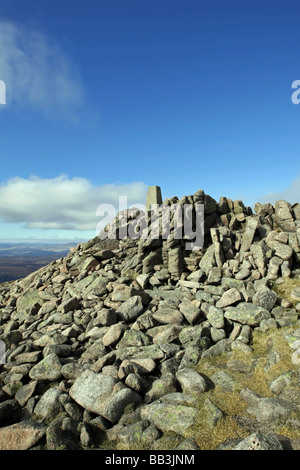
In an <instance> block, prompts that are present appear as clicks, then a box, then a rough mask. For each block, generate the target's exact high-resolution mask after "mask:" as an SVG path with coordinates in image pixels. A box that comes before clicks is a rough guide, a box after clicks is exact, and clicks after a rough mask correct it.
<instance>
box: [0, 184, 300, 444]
mask: <svg viewBox="0 0 300 470" xmlns="http://www.w3.org/2000/svg"><path fill="white" fill-rule="evenodd" d="M174 203H176V204H177V203H178V204H180V205H182V206H183V205H184V204H192V205H195V204H197V203H201V204H204V208H205V226H204V232H205V244H204V247H203V249H201V250H197V251H187V250H186V249H185V246H186V245H185V243H186V240H177V239H176V238H175V237H174V233H173V232H172V221H171V235H170V237H169V238H168V239H167V240H164V239H162V238H161V237H160V238H143V239H142V238H140V239H136V240H133V239H130V238H127V239H122V240H113V239H109V238H108V233H109V232H108V230H109V227H106V229H105V230H104V231H103V232H102V233H101V234H100V235H99V237H96V238H94V239H92V240H90V241H89V242H87V243H85V244H81V245H78V246H77V247H76V248H74V249H72V250H71V251H70V253H69V254H68V255H67V256H66V257H64V258H61V259H59V260H56V261H53V262H52V263H50V265H48V266H46V267H44V268H42V269H40V270H39V271H37V272H35V273H32V274H31V275H29V276H28V277H26V278H25V279H20V280H18V281H15V282H12V283H6V284H3V285H0V339H1V340H2V341H4V342H5V345H6V362H5V364H3V365H2V366H1V365H0V384H1V391H0V449H7V448H9V449H32V448H33V449H47V450H48V449H49V450H50V449H92V448H101V447H102V448H106V447H105V446H110V445H117V446H118V445H120V444H121V447H122V446H123V448H124V447H125V448H129V449H130V448H133V446H135V445H137V443H138V444H139V445H140V446H141V447H144V448H146V449H159V448H164V447H162V446H168V447H167V448H173V449H199V448H200V449H201V442H200V441H201V440H200V441H199V438H198V437H197V435H196V434H195V435H191V430H192V429H193V426H195V424H196V423H197V420H198V419H199V417H201V414H202V413H205V414H206V416H208V418H209V419H208V420H207V422H208V423H209V426H211V429H214V428H215V427H217V426H218V425H219V424H220V422H221V421H222V420H225V419H226V412H225V411H224V410H222V409H221V408H222V407H219V406H217V405H216V403H214V402H213V400H212V399H211V398H209V396H210V395H208V394H209V390H211V389H213V388H216V387H221V388H223V391H225V392H227V393H228V394H230V393H231V392H232V390H233V389H234V387H235V384H234V380H233V379H232V376H231V375H230V371H234V370H235V369H234V368H238V367H239V368H240V371H239V372H240V373H241V374H242V375H243V374H244V375H245V374H250V375H251V373H253V370H252V371H250V372H249V371H248V370H247V368H245V364H244V365H243V364H237V361H234V360H232V357H233V355H234V353H235V352H236V351H238V352H241V354H246V355H247V354H248V355H249V354H250V355H251V354H252V352H253V349H252V336H253V333H254V332H255V331H257V330H258V331H260V332H262V333H268V332H272V331H274V332H275V331H281V330H282V335H284V339H285V341H286V342H287V344H288V345H289V347H290V350H291V355H292V353H293V352H294V351H295V347H294V344H295V342H296V341H299V340H300V324H299V319H298V317H299V311H300V305H299V303H297V302H300V293H299V287H295V288H294V289H293V292H292V298H293V299H294V300H295V302H294V304H293V303H291V302H290V301H289V300H286V299H284V298H280V296H279V295H278V294H277V293H276V292H275V291H274V289H272V286H273V285H274V284H275V285H278V286H279V287H280V283H281V282H283V281H285V280H286V279H294V278H297V276H299V271H297V269H298V268H299V262H300V205H299V204H294V205H293V206H292V205H291V204H289V203H287V202H286V201H278V202H276V204H275V205H274V206H273V205H271V204H259V203H257V204H256V206H255V213H252V210H251V208H249V207H245V206H244V204H243V203H242V201H231V200H230V199H228V198H220V200H219V202H216V201H215V200H214V199H213V198H211V197H210V196H208V195H206V194H205V193H204V191H203V190H199V191H197V192H196V193H195V194H194V195H193V196H186V197H183V198H181V199H180V200H178V198H170V199H168V200H166V201H164V205H165V206H171V205H172V204H174ZM121 215H122V214H119V215H118V218H120V217H121ZM127 216H128V223H130V221H131V220H132V219H131V215H130V211H128V214H127ZM149 229H150V227H149ZM299 284H300V283H299ZM286 328H290V329H291V332H290V331H289V330H286ZM287 331H288V332H287ZM222 355H223V356H224V355H225V356H226V357H227V358H228V361H227V362H228V364H231V369H230V368H229V369H228V370H227V369H226V371H222V370H217V372H216V369H212V371H213V373H211V375H210V376H207V375H205V374H203V373H200V372H198V371H197V365H198V364H199V362H200V361H202V362H203V361H206V362H207V363H208V364H209V362H210V361H211V360H212V359H213V358H215V357H216V356H218V357H219V356H220V357H221V356H222ZM278 356H279V357H278ZM281 359H282V358H280V355H279V354H278V352H277V351H275V350H274V349H272V347H270V354H269V362H270V361H271V362H272V361H273V364H274V363H276V361H277V362H280V360H281ZM243 367H244V370H243ZM289 372H290V374H289V375H285V376H284V377H282V376H278V378H277V382H276V381H275V383H274V381H272V383H270V384H269V385H270V395H271V396H269V395H268V396H260V395H259V394H257V393H256V392H255V391H254V390H251V389H249V388H244V389H242V390H241V391H240V397H241V400H243V401H244V402H245V403H246V404H247V405H248V408H247V410H246V411H245V414H243V416H240V417H239V421H240V422H244V423H245V422H246V423H249V420H250V421H251V420H252V421H251V425H248V427H247V426H246V429H247V430H248V431H249V432H248V437H246V438H245V439H241V438H240V439H236V440H233V441H230V442H229V441H226V442H224V443H223V447H222V446H219V447H218V448H229V447H231V448H234V449H237V450H239V449H247V448H251V449H274V448H276V449H282V448H285V446H287V445H288V446H289V447H291V448H293V445H296V444H293V442H292V441H291V440H290V439H289V438H288V437H286V436H278V434H276V433H275V432H272V430H274V426H275V422H277V421H278V420H280V422H282V423H288V424H289V426H292V427H293V429H294V430H295V432H296V433H297V429H299V428H300V415H299V417H298V414H299V412H300V408H299V406H300V401H299V399H298V398H297V396H298V395H299V393H298V394H297V393H296V392H297V391H298V389H297V386H295V385H294V382H293V380H292V378H293V377H296V378H297V377H298V376H299V368H298V367H297V365H295V366H294V367H293V369H292V370H291V371H289ZM291 377H292V378H291ZM288 391H292V392H295V393H294V395H293V394H290V395H291V396H290V395H289V393H287V392H288ZM199 396H201V397H202V396H203V397H204V403H203V407H202V408H200V409H199V403H198V398H199ZM206 396H207V398H205V397H206ZM250 430H252V431H254V432H250ZM195 432H196V431H195ZM170 434H171V436H169V435H170ZM168 436H169V437H168ZM287 442H288V444H287Z"/></svg>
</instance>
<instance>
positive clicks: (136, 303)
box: [116, 295, 144, 321]
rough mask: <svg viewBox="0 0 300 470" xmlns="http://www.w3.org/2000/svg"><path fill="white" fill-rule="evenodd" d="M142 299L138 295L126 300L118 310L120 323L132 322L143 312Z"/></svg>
mask: <svg viewBox="0 0 300 470" xmlns="http://www.w3.org/2000/svg"><path fill="white" fill-rule="evenodd" d="M143 309H144V307H143V303H142V299H141V297H140V296H138V295H134V296H133V297H130V298H129V299H128V300H126V301H125V302H124V303H123V304H122V305H121V306H120V307H119V308H118V309H117V312H116V313H117V316H118V318H119V319H120V320H121V321H133V320H135V319H136V318H137V317H138V316H139V315H140V314H141V313H142V311H143Z"/></svg>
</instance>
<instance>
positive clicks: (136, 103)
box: [0, 0, 300, 241]
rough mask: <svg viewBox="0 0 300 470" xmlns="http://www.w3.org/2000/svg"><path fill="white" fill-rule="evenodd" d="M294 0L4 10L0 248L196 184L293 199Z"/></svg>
mask: <svg viewBox="0 0 300 470" xmlns="http://www.w3.org/2000/svg"><path fill="white" fill-rule="evenodd" d="M299 13H300V5H299V2H297V1H296V0H287V1H285V2H282V1H278V0H277V1H276V0H275V1H274V0H272V1H271V0H270V1H269V0H260V1H257V0H252V1H249V0H243V1H242V2H241V1H236V0H227V1H226V2H225V1H224V0H222V1H220V0H209V1H206V0H185V1H182V0H180V1H178V0H172V1H171V0H159V1H158V0H151V2H150V1H148V0H144V1H141V0H140V1H137V0H126V1H124V0H110V1H109V2H107V1H102V0H85V2H74V0H60V1H58V0H52V1H51V2H49V1H46V0H28V1H26V2H24V1H21V0H2V1H1V4H0V80H3V81H4V82H5V84H6V104H5V105H3V104H2V105H0V155H1V172H0V240H7V241H11V240H14V239H20V241H21V240H23V239H26V240H27V239H28V240H31V239H32V240H38V239H49V240H53V241H55V240H58V239H81V238H85V239H89V238H91V237H92V236H95V234H96V225H97V223H98V221H99V217H97V216H96V209H97V207H98V206H99V205H101V204H104V203H113V204H114V205H116V206H117V201H118V195H127V196H128V203H129V205H130V204H133V203H143V202H144V201H145V196H146V191H147V187H148V185H159V186H161V188H162V193H163V199H165V198H167V197H170V196H175V195H176V196H178V197H181V196H183V195H188V194H193V193H194V192H195V191H196V190H197V189H200V188H202V189H204V191H205V192H206V193H208V194H210V195H211V196H212V197H214V198H215V199H216V200H218V199H219V197H221V196H226V197H229V198H231V199H233V200H235V199H242V200H243V201H244V203H245V204H248V205H254V203H255V202H256V201H260V202H262V201H267V200H268V201H270V202H275V200H276V199H280V198H285V199H287V200H289V201H290V202H291V203H294V202H296V201H299V199H300V163H299V150H300V139H299V135H300V134H299V130H300V105H295V104H293V103H292V100H291V97H292V93H293V91H295V90H293V89H292V88H291V87H292V83H293V81H295V80H299V79H300V70H299V68H300V67H299V65H300V64H299V50H300V28H299Z"/></svg>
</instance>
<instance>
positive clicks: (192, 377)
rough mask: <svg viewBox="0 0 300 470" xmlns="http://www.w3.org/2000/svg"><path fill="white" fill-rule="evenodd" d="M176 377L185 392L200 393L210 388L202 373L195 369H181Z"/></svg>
mask: <svg viewBox="0 0 300 470" xmlns="http://www.w3.org/2000/svg"><path fill="white" fill-rule="evenodd" d="M176 378H177V380H178V382H179V383H180V386H181V389H182V391H183V393H186V394H198V393H203V392H205V391H206V390H207V389H208V384H207V382H206V380H205V378H204V377H202V375H201V374H199V373H198V372H196V371H195V370H193V369H179V370H178V372H177V373H176Z"/></svg>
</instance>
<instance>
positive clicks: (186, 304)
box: [179, 300, 201, 325]
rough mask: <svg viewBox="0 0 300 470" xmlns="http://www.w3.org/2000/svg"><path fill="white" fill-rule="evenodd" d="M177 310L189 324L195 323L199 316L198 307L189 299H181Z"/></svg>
mask: <svg viewBox="0 0 300 470" xmlns="http://www.w3.org/2000/svg"><path fill="white" fill-rule="evenodd" d="M179 310H180V311H181V313H182V314H183V316H184V317H185V319H186V320H187V321H188V322H189V323H190V324H191V325H193V324H195V323H196V322H197V321H198V320H199V318H200V317H201V310H200V308H199V307H197V305H195V304H193V303H192V302H191V301H190V300H183V301H182V302H181V303H180V305H179Z"/></svg>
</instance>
